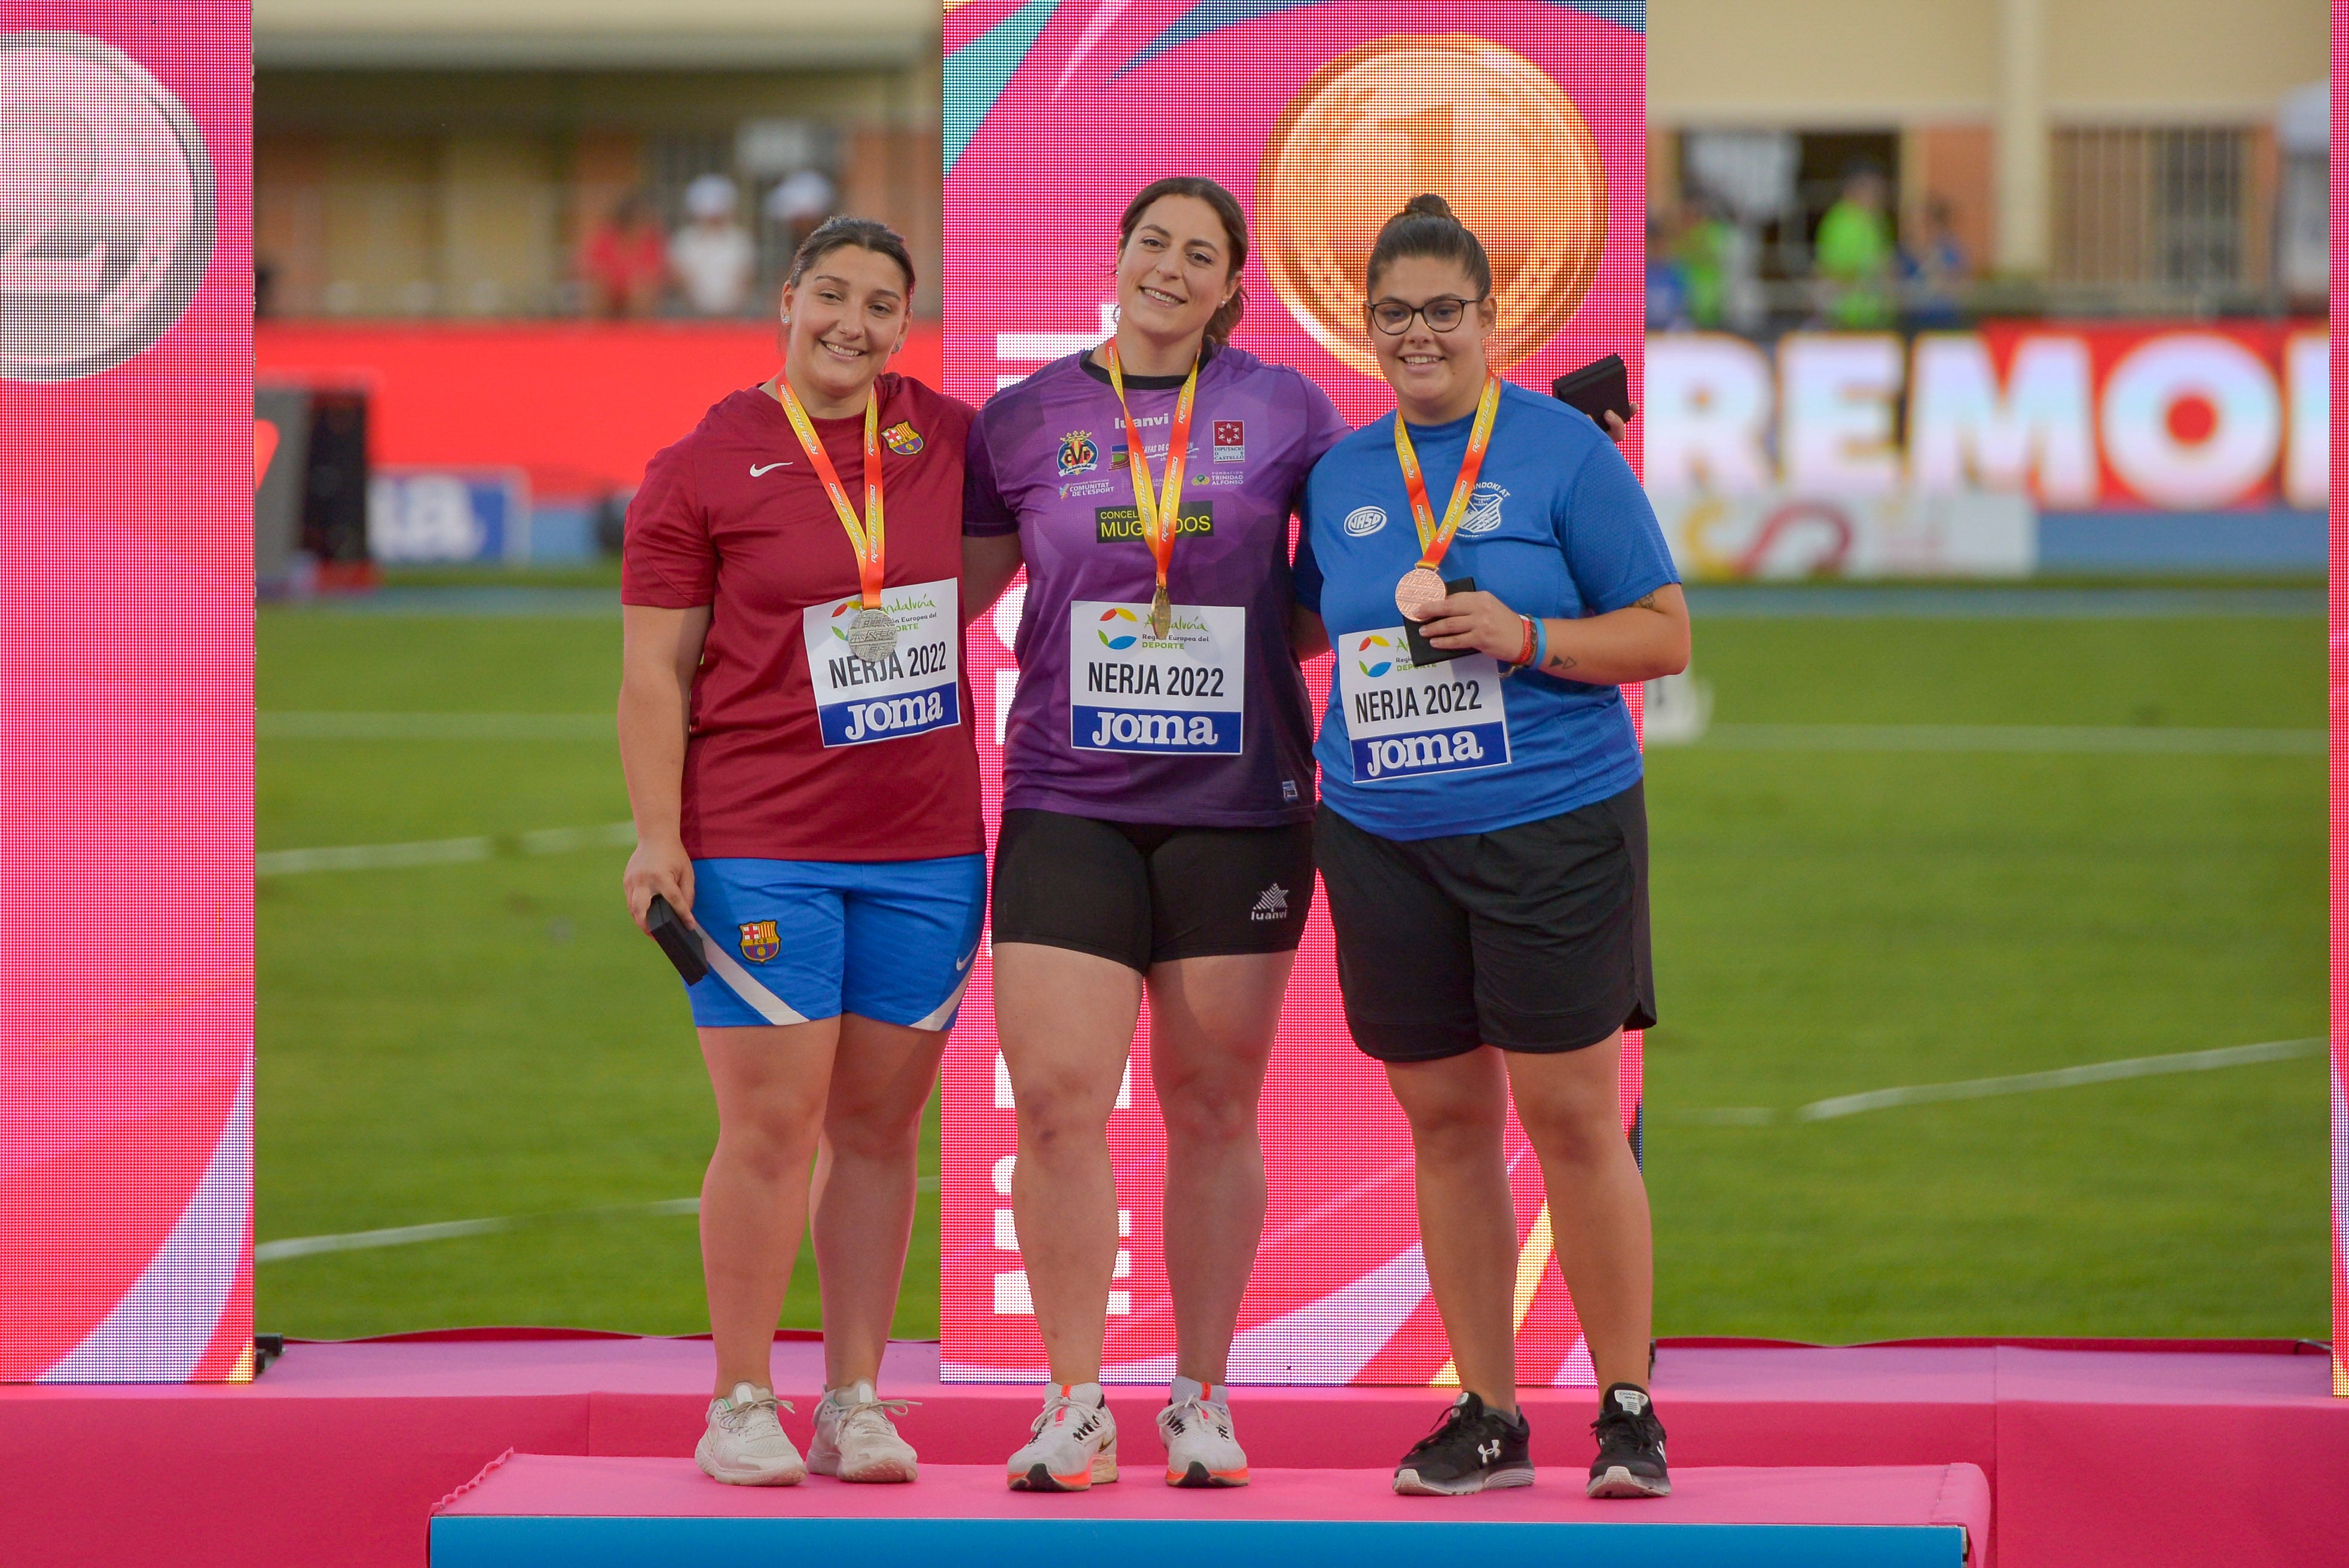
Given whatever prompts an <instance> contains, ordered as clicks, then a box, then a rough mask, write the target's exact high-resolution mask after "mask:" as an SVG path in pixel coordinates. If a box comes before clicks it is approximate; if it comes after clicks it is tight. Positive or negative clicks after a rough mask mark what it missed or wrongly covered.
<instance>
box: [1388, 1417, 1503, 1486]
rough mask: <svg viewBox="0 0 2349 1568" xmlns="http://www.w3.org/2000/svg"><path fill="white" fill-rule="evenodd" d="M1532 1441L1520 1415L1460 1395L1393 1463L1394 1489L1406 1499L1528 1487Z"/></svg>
mask: <svg viewBox="0 0 2349 1568" xmlns="http://www.w3.org/2000/svg"><path fill="white" fill-rule="evenodd" d="M1532 1440H1533V1428H1532V1427H1531V1426H1530V1425H1529V1424H1527V1422H1526V1418H1525V1417H1524V1416H1523V1415H1522V1414H1519V1415H1516V1416H1505V1415H1503V1414H1501V1412H1500V1411H1498V1410H1495V1409H1494V1408H1492V1407H1490V1406H1488V1405H1486V1404H1485V1401H1484V1400H1482V1399H1480V1398H1477V1397H1476V1396H1475V1395H1474V1394H1463V1395H1461V1396H1460V1398H1458V1399H1456V1400H1454V1401H1453V1405H1452V1408H1450V1409H1448V1410H1446V1411H1444V1418H1443V1419H1442V1420H1440V1421H1438V1422H1436V1423H1435V1429H1434V1430H1433V1431H1432V1432H1430V1433H1428V1434H1427V1436H1425V1437H1423V1438H1422V1439H1419V1441H1418V1442H1417V1443H1416V1444H1414V1445H1413V1448H1412V1450H1411V1452H1409V1453H1407V1454H1405V1455H1403V1456H1402V1463H1401V1464H1399V1465H1397V1466H1395V1473H1394V1489H1395V1491H1399V1492H1402V1493H1403V1494H1404V1495H1405V1496H1410V1497H1463V1496H1465V1495H1466V1494H1467V1493H1469V1492H1472V1491H1491V1490H1492V1489H1494V1488H1495V1487H1504V1486H1531V1485H1533V1484H1534V1461H1533V1456H1532V1454H1531V1453H1530V1452H1529V1451H1528V1450H1529V1445H1530V1444H1531V1442H1532Z"/></svg>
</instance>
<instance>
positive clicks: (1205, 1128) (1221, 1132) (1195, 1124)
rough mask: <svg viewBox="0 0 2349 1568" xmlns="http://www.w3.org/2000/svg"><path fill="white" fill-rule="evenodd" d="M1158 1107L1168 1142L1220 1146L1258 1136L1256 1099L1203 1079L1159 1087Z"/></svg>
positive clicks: (1253, 1138)
mask: <svg viewBox="0 0 2349 1568" xmlns="http://www.w3.org/2000/svg"><path fill="white" fill-rule="evenodd" d="M1158 1109H1159V1111H1160V1113H1161V1114H1162V1115H1163V1116H1164V1118H1165V1121H1166V1141H1167V1142H1168V1143H1170V1144H1182V1145H1184V1146H1185V1147H1187V1148H1193V1149H1221V1148H1228V1147H1230V1146H1231V1145H1233V1144H1238V1143H1247V1142H1251V1141H1253V1140H1255V1138H1256V1136H1257V1127H1256V1099H1255V1098H1254V1097H1253V1096H1252V1095H1248V1094H1244V1093H1239V1092H1237V1091H1233V1090H1229V1089H1226V1088H1224V1087H1223V1086H1220V1085H1216V1084H1213V1083H1209V1082H1206V1081H1204V1080H1202V1079H1198V1078H1194V1079H1192V1080H1191V1081H1190V1082H1188V1083H1185V1084H1183V1085H1180V1086H1169V1087H1168V1088H1162V1090H1161V1092H1160V1094H1159V1099H1158Z"/></svg>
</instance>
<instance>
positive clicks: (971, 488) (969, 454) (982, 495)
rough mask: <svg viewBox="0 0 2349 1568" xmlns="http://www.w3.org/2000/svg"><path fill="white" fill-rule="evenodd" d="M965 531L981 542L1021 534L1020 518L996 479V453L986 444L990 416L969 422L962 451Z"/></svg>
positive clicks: (980, 416) (982, 415) (963, 524)
mask: <svg viewBox="0 0 2349 1568" xmlns="http://www.w3.org/2000/svg"><path fill="white" fill-rule="evenodd" d="M962 531H963V532H965V533H967V534H969V535H972V536H973V537H975V538H979V539H995V538H1000V537H1001V536H1002V535H1004V534H1007V533H1017V532H1019V513H1017V512H1015V511H1012V510H1011V504H1010V503H1009V501H1007V500H1004V499H1003V488H1002V486H1001V485H1000V484H999V483H998V482H997V480H996V477H995V453H994V450H993V449H992V448H990V447H988V444H987V416H986V415H985V414H984V413H981V414H980V415H979V416H978V418H975V419H973V420H972V421H971V422H970V436H969V439H968V444H967V445H966V446H965V447H964V449H963V461H962Z"/></svg>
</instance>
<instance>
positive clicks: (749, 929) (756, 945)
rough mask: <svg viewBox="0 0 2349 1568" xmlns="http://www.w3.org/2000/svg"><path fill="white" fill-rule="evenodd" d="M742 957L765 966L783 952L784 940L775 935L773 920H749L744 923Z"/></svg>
mask: <svg viewBox="0 0 2349 1568" xmlns="http://www.w3.org/2000/svg"><path fill="white" fill-rule="evenodd" d="M741 929H742V956H743V957H745V958H747V959H749V960H750V962H751V963H753V964H764V963H765V962H766V961H767V960H768V959H770V958H772V957H773V956H774V955H775V954H778V953H781V951H782V950H783V939H782V938H781V937H780V936H777V935H776V934H775V923H774V922H773V921H771V920H747V921H744V922H743V923H742V927H741Z"/></svg>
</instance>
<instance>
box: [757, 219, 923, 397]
mask: <svg viewBox="0 0 2349 1568" xmlns="http://www.w3.org/2000/svg"><path fill="white" fill-rule="evenodd" d="M905 294H906V288H905V270H904V269H903V268H901V267H899V266H898V265H897V263H895V261H893V260H891V259H890V258H889V257H887V256H885V255H883V254H882V253H880V252H878V251H868V250H866V249H865V248H864V246H862V245H839V246H835V247H834V248H833V249H832V250H829V251H826V252H825V253H823V255H821V256H818V257H817V258H816V259H815V260H814V261H813V262H812V263H810V264H809V266H808V270H807V273H806V274H805V275H804V276H802V278H801V279H800V280H799V282H797V283H796V284H786V285H784V288H783V315H785V317H787V318H788V319H789V321H790V323H791V325H790V326H789V327H788V328H786V332H787V336H786V337H785V339H784V343H783V366H784V369H785V371H786V372H787V373H788V374H789V375H790V377H791V381H792V389H793V390H794V391H796V392H798V393H799V394H800V395H801V397H802V398H803V399H805V400H806V401H807V402H809V403H810V404H811V405H815V404H819V403H821V404H826V405H841V404H855V405H858V406H860V407H861V406H862V405H863V403H864V392H865V388H866V387H870V386H872V384H873V378H874V377H875V376H878V375H880V374H881V367H882V366H885V365H886V364H887V363H888V362H889V356H891V355H893V354H895V353H896V352H897V350H899V349H900V348H903V347H904V346H905V332H906V328H907V325H908V324H909V317H908V316H907V315H906V307H907V304H908V303H909V302H908V301H907V300H906V298H905Z"/></svg>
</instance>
